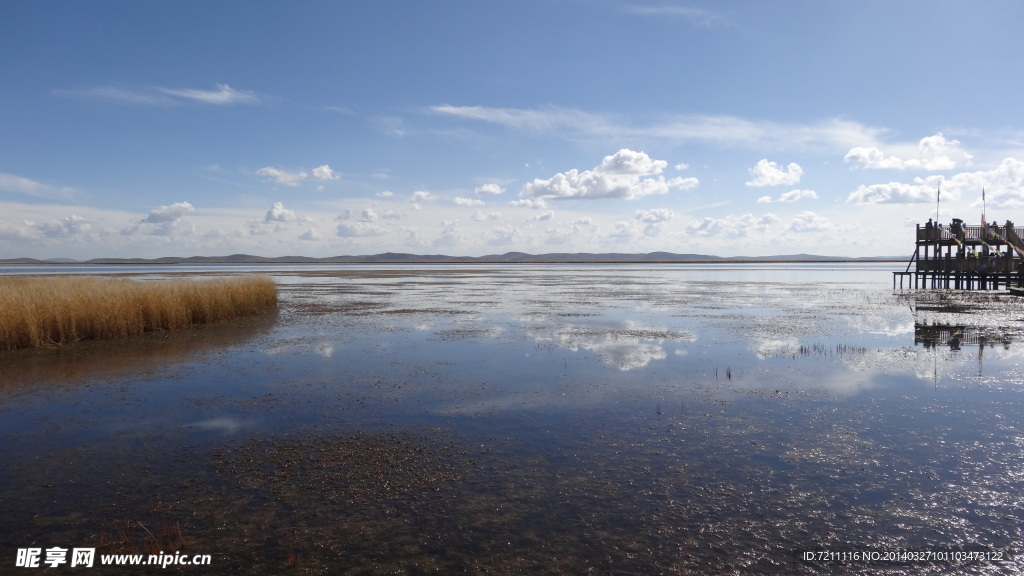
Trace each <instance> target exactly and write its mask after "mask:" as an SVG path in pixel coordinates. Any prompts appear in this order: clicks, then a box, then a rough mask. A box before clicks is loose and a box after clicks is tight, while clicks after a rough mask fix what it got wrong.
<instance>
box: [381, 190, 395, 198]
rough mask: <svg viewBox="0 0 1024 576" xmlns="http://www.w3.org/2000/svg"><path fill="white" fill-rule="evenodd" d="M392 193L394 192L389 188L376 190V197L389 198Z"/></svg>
mask: <svg viewBox="0 0 1024 576" xmlns="http://www.w3.org/2000/svg"><path fill="white" fill-rule="evenodd" d="M394 195H395V193H394V192H392V191H391V190H381V191H380V192H377V197H378V198H391V197H392V196H394Z"/></svg>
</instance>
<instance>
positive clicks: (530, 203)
mask: <svg viewBox="0 0 1024 576" xmlns="http://www.w3.org/2000/svg"><path fill="white" fill-rule="evenodd" d="M508 205H509V206H511V207H513V208H531V209H533V210H542V209H544V208H547V207H548V205H547V203H546V202H544V199H543V198H537V199H533V198H523V199H522V200H513V201H511V202H509V203H508Z"/></svg>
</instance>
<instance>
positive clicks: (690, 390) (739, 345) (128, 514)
mask: <svg viewBox="0 0 1024 576" xmlns="http://www.w3.org/2000/svg"><path fill="white" fill-rule="evenodd" d="M893 266H894V265H879V264H842V265H837V264H792V265H721V264H715V265H660V266H651V267H645V266H634V265H625V266H615V265H592V266H541V265H518V266H488V265H472V266H324V265H316V266H267V267H252V266H246V267H232V266H221V267H197V268H199V269H197V270H192V269H189V270H186V271H183V272H181V273H182V274H187V275H200V276H211V275H231V274H238V273H252V272H254V271H255V272H260V273H267V274H270V275H272V276H273V277H274V279H275V281H277V282H278V284H279V286H280V289H281V305H280V309H279V312H278V313H277V315H276V316H275V317H272V318H264V319H257V320H247V321H241V322H234V323H230V324H228V325H219V326H208V327H203V328H201V329H197V330H193V331H188V332H180V333H169V334H156V335H150V336H147V337H145V338H136V339H130V340H126V341H119V342H104V343H88V344H83V345H77V346H72V347H67V348H64V349H60V350H34V351H20V352H17V353H6V354H3V355H0V379H2V382H3V384H2V387H0V438H2V440H3V441H2V442H0V458H2V459H3V460H4V461H5V462H6V463H8V465H7V467H6V468H5V469H4V470H3V472H2V473H0V506H2V507H3V510H4V513H5V517H6V518H7V519H8V521H7V522H5V525H4V526H3V527H2V528H0V542H3V543H4V547H3V550H5V552H3V554H6V555H8V556H9V557H10V560H11V561H12V562H13V555H14V550H16V549H17V548H19V547H25V546H29V545H36V544H33V543H38V545H41V546H43V547H50V546H64V547H74V546H78V547H81V546H95V545H99V546H105V547H106V548H107V549H111V550H113V549H127V548H130V547H132V546H135V547H136V548H137V549H139V550H144V549H145V548H146V546H147V545H149V544H148V543H147V542H148V540H149V539H150V537H151V536H152V539H153V540H156V541H157V543H158V544H159V545H160V546H162V547H167V548H172V547H177V548H182V549H184V550H187V551H191V552H192V553H208V554H213V555H214V561H213V564H214V566H213V567H214V568H215V569H216V568H218V567H219V569H220V570H224V571H228V570H233V571H237V572H242V573H246V572H251V573H267V572H282V571H291V572H293V573H312V574H319V573H324V574H327V573H332V574H333V573H345V572H348V573H354V574H363V573H366V574H373V573H412V574H415V573H432V572H442V573H451V572H469V573H485V572H490V573H523V574H532V573H554V574H578V573H585V572H587V571H588V570H591V571H594V572H595V573H615V574H652V573H680V574H703V573H727V574H728V573H736V574H741V573H779V574H791V573H835V572H837V571H839V572H842V571H849V572H851V573H858V572H862V571H863V570H864V569H866V568H865V567H863V566H857V565H848V566H842V565H815V564H800V563H796V562H795V561H794V557H793V553H794V551H795V550H799V549H808V548H830V549H831V548H836V549H838V548H858V547H869V546H870V547H874V548H877V549H885V548H908V547H909V548H939V547H944V548H948V547H968V546H987V547H991V548H998V549H1005V548H1021V539H1022V536H1021V529H1020V526H1021V519H1022V518H1021V513H1020V512H1019V510H1021V504H1022V501H1021V500H1022V496H1021V489H1022V488H1024V482H1022V480H1024V478H1022V475H1024V433H1022V431H1024V421H1022V419H1024V416H1022V414H1024V411H1022V401H1024V386H1022V382H1024V378H1022V376H1024V368H1022V365H1021V360H1020V358H1019V356H1020V353H1019V340H1020V338H1021V332H1022V319H1024V306H1022V305H1021V304H1020V303H1019V302H1018V301H1017V300H1016V299H1012V298H1011V297H1008V296H1004V295H1002V294H1001V293H989V292H982V293H973V294H960V293H952V292H948V291H918V292H899V291H896V292H894V291H893V290H891V274H890V272H891V271H892V270H893V269H894V268H893ZM896 267H900V266H898V265H897V266H896ZM12 268H15V267H12ZM57 268H58V269H59V270H60V271H68V270H70V269H69V268H66V267H64V266H61V267H57ZM81 268H82V270H76V272H81V273H91V274H130V275H132V276H134V277H137V278H140V279H141V280H149V279H155V278H161V277H167V276H171V275H176V274H177V272H175V271H174V270H172V269H171V268H174V267H160V266H153V267H139V266H126V267H111V269H104V270H99V271H98V270H97V269H94V268H89V267H81ZM900 268H901V267H900ZM16 269H17V270H18V271H21V270H25V267H20V266H19V267H16ZM8 272H10V271H9V270H7V269H4V270H0V273H8ZM140 525H141V526H144V527H146V528H148V531H149V532H150V533H153V532H158V530H157V529H154V527H160V528H162V529H164V531H163V532H159V533H157V534H149V535H147V532H146V530H145V529H142V528H139V526H140ZM874 568H877V567H874ZM96 570H97V573H101V572H102V571H101V570H99V569H96ZM216 571H217V570H214V572H216ZM1017 571H1019V566H1017V565H1016V564H1013V563H985V564H971V565H956V566H953V565H951V564H949V563H935V564H930V565H926V566H910V567H908V566H901V567H890V568H888V569H887V572H886V573H908V574H909V573H913V574H918V573H922V572H923V573H1016V572H1017ZM190 573H198V572H195V571H194V569H193V570H190Z"/></svg>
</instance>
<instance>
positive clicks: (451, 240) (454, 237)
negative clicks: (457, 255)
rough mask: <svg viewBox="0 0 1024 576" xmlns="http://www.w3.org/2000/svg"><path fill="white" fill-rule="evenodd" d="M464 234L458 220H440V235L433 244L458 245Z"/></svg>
mask: <svg viewBox="0 0 1024 576" xmlns="http://www.w3.org/2000/svg"><path fill="white" fill-rule="evenodd" d="M463 238H464V235H463V233H462V229H461V228H460V227H459V221H458V220H451V221H449V220H445V221H443V222H441V235H440V236H438V237H437V238H436V239H435V240H434V246H448V247H451V246H458V245H459V244H461V243H462V240H463Z"/></svg>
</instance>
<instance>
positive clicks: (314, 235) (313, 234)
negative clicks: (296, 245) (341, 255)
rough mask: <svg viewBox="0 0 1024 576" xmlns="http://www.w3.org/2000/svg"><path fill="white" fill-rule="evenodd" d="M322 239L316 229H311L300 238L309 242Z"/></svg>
mask: <svg viewBox="0 0 1024 576" xmlns="http://www.w3.org/2000/svg"><path fill="white" fill-rule="evenodd" d="M319 239H320V233H319V232H317V230H316V228H309V229H308V230H306V232H305V233H304V234H302V235H301V236H299V240H307V241H310V242H313V241H316V240H319Z"/></svg>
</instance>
